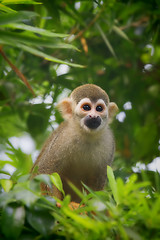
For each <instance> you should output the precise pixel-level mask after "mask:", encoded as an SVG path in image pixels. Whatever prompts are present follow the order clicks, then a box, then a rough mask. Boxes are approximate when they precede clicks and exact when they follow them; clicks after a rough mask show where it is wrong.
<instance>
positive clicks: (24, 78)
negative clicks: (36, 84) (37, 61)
mask: <svg viewBox="0 0 160 240" xmlns="http://www.w3.org/2000/svg"><path fill="white" fill-rule="evenodd" d="M0 53H1V55H2V57H3V58H4V59H5V61H6V62H7V63H8V64H9V65H10V67H11V68H12V70H13V71H14V72H15V73H16V74H17V76H18V77H19V78H20V79H21V80H22V81H23V82H24V84H25V85H26V87H27V88H28V89H29V90H30V91H31V93H32V94H33V96H35V93H34V91H33V89H32V87H31V85H30V84H29V82H28V81H27V79H26V77H25V76H24V75H23V74H22V73H21V72H20V70H19V69H18V68H17V67H16V66H15V65H14V64H13V63H11V61H10V60H9V59H8V57H7V56H6V55H5V53H4V51H3V50H2V46H0Z"/></svg>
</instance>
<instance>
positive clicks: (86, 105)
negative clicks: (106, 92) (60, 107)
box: [75, 98, 108, 132]
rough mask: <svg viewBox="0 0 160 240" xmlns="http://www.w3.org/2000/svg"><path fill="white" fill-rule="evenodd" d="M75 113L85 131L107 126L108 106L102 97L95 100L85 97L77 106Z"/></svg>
mask: <svg viewBox="0 0 160 240" xmlns="http://www.w3.org/2000/svg"><path fill="white" fill-rule="evenodd" d="M75 114H76V119H77V120H78V121H79V123H80V126H81V127H82V128H83V129H84V130H85V131H88V132H94V131H98V130H100V129H102V128H103V127H104V126H106V124H107V119H108V108H107V106H106V104H105V102H104V101H103V100H102V99H99V100H97V101H94V102H93V101H91V100H90V99H89V98H83V99H82V100H80V102H79V103H78V104H77V106H76V107H75Z"/></svg>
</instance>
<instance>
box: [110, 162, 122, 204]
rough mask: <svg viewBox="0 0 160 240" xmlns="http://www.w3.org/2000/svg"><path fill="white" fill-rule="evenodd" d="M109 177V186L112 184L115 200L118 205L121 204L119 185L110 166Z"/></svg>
mask: <svg viewBox="0 0 160 240" xmlns="http://www.w3.org/2000/svg"><path fill="white" fill-rule="evenodd" d="M107 176H108V179H109V184H110V187H111V190H112V193H113V196H114V199H115V201H116V203H117V204H119V202H120V201H119V195H118V189H117V183H116V180H115V177H114V174H113V171H112V168H111V167H110V166H107Z"/></svg>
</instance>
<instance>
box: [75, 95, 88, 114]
mask: <svg viewBox="0 0 160 240" xmlns="http://www.w3.org/2000/svg"><path fill="white" fill-rule="evenodd" d="M84 104H88V105H91V104H92V102H91V100H90V99H89V98H83V99H82V100H81V101H80V102H79V103H78V104H77V106H76V108H75V113H79V112H80V111H81V107H82V106H83V105H84Z"/></svg>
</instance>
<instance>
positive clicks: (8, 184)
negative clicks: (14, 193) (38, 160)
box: [0, 179, 13, 192]
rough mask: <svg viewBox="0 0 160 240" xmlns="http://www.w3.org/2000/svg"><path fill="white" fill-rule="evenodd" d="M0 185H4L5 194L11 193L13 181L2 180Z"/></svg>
mask: <svg viewBox="0 0 160 240" xmlns="http://www.w3.org/2000/svg"><path fill="white" fill-rule="evenodd" d="M0 184H1V185H2V187H3V189H4V191H5V192H9V191H10V189H11V188H12V186H13V181H12V180H10V179H1V180H0Z"/></svg>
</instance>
